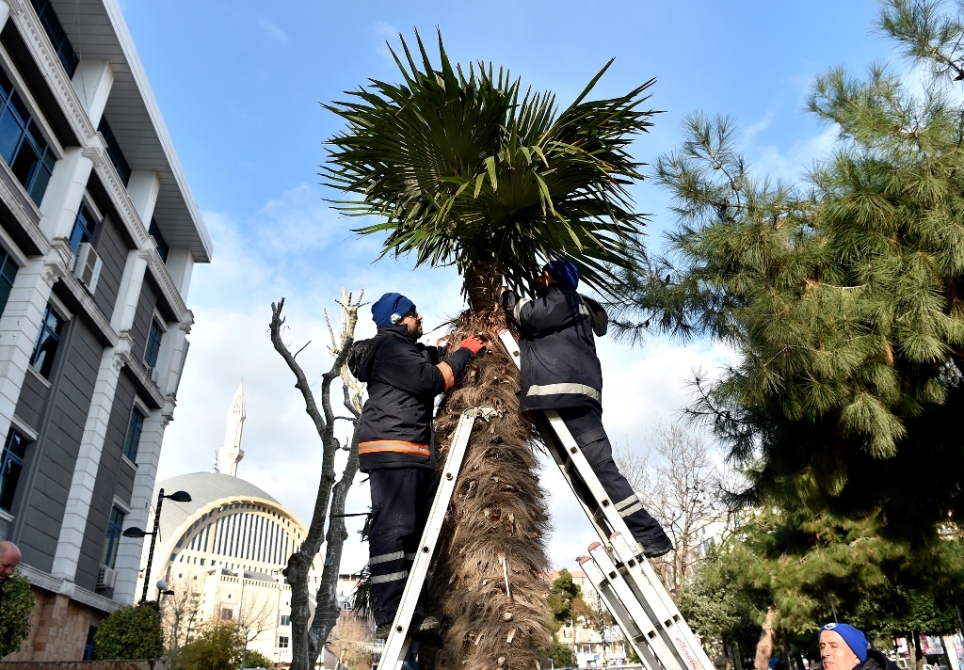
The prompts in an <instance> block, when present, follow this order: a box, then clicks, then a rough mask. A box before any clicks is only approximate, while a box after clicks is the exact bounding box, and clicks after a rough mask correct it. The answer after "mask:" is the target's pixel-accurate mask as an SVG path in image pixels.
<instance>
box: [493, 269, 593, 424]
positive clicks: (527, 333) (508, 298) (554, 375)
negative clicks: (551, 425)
mask: <svg viewBox="0 0 964 670" xmlns="http://www.w3.org/2000/svg"><path fill="white" fill-rule="evenodd" d="M501 300H502V308H503V309H504V310H505V312H506V313H507V314H508V315H509V317H510V318H511V319H512V320H513V321H515V323H516V325H517V326H518V327H519V334H520V338H521V339H520V342H519V348H520V350H521V353H522V394H521V395H522V397H521V399H520V402H519V409H520V410H541V409H561V408H564V407H595V408H598V409H599V410H600V411H602V384H603V380H602V367H601V366H600V364H599V357H598V356H597V355H596V344H595V340H594V339H593V331H594V330H595V331H596V333H597V334H599V335H604V334H605V333H606V324H607V318H606V313H605V311H603V309H602V308H601V307H600V306H599V305H598V303H596V302H595V301H592V300H589V299H588V298H586V297H584V296H581V295H579V294H578V293H577V292H576V290H575V289H572V288H569V287H568V286H561V285H560V284H550V285H549V289H548V291H547V292H546V294H545V295H543V296H541V297H538V298H536V299H535V300H529V299H528V298H521V299H520V298H519V297H518V296H517V295H516V294H515V293H513V292H512V291H505V292H504V293H503V294H502V298H501Z"/></svg>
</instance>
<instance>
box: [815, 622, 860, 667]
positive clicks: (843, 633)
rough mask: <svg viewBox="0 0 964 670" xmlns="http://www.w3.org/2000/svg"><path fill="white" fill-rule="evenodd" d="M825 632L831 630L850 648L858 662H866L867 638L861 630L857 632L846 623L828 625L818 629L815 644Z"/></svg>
mask: <svg viewBox="0 0 964 670" xmlns="http://www.w3.org/2000/svg"><path fill="white" fill-rule="evenodd" d="M825 630H832V631H833V632H834V633H837V634H838V635H840V637H842V638H843V639H844V642H846V643H847V646H848V647H850V648H851V649H852V650H853V652H854V653H855V654H857V658H859V659H860V662H861V663H863V662H864V661H866V660H867V636H866V635H864V632H863V631H862V630H857V629H856V628H854V627H853V626H851V625H850V624H846V623H828V624H826V625H824V627H823V628H821V629H820V632H819V633H817V642H819V641H820V635H821V634H823V632H824V631H825Z"/></svg>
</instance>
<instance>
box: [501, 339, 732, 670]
mask: <svg viewBox="0 0 964 670" xmlns="http://www.w3.org/2000/svg"><path fill="white" fill-rule="evenodd" d="M499 339H500V340H502V344H503V346H504V347H505V348H506V350H507V351H508V352H509V356H510V357H511V358H512V360H514V361H515V363H516V365H518V366H520V368H521V360H520V352H519V345H518V343H517V342H516V341H515V338H514V337H513V336H512V333H510V332H509V331H508V330H503V331H501V332H500V333H499ZM542 415H543V420H542V421H540V422H538V423H539V425H537V428H538V429H539V433H540V435H541V436H542V440H543V442H545V445H546V448H547V449H548V450H549V453H550V454H551V455H552V458H553V460H555V462H556V465H558V466H559V470H560V471H561V472H562V476H563V477H564V478H565V479H566V481H567V482H568V483H569V486H570V488H571V489H572V491H573V493H575V494H576V498H577V499H578V500H579V503H580V504H581V505H582V508H583V511H585V513H586V516H587V517H588V518H589V521H590V522H591V523H592V525H593V527H594V528H595V529H596V532H597V533H598V534H599V538H600V540H601V541H600V542H595V543H593V544H592V545H591V546H590V547H589V556H582V557H580V558H579V559H578V561H579V564H580V565H581V566H582V568H583V570H584V571H585V573H586V576H587V577H588V578H589V580H590V581H591V582H592V584H593V586H594V587H595V589H596V590H597V591H598V592H599V595H600V597H601V598H602V600H603V602H604V603H606V607H607V609H609V612H610V613H611V614H612V616H613V618H614V619H615V620H616V623H617V624H618V625H619V627H620V628H621V629H622V631H623V634H624V635H625V636H626V640H627V641H628V642H629V643H630V644H631V645H632V647H633V649H634V650H635V651H636V654H637V655H638V656H639V658H640V660H641V661H642V662H643V665H645V666H646V668H647V670H663V669H665V670H715V668H714V666H713V664H712V663H711V662H710V659H709V658H708V657H707V655H706V652H705V651H703V647H702V645H701V644H700V642H699V640H698V639H697V637H696V635H694V634H693V631H692V630H691V629H690V627H689V625H687V623H686V621H685V620H684V619H683V617H682V615H681V614H680V612H679V609H678V608H677V607H676V603H674V602H673V599H672V598H671V597H670V595H669V593H667V592H666V589H665V588H663V585H662V583H661V582H660V581H659V577H658V576H657V575H656V571H655V570H653V568H652V566H651V565H650V564H649V561H647V560H646V557H645V556H644V555H643V548H642V547H641V546H640V545H639V544H638V543H637V542H636V541H635V539H633V535H632V533H630V532H629V528H628V527H627V526H626V522H625V521H624V520H623V518H622V517H621V516H620V515H619V512H618V511H617V510H616V507H615V505H614V504H613V502H612V501H611V500H609V496H608V495H607V494H606V491H605V490H604V489H603V487H602V484H601V483H600V482H599V479H598V477H596V473H595V472H593V470H592V468H591V467H590V466H589V462H588V461H587V460H586V457H585V456H584V455H583V453H582V449H580V448H579V446H578V445H577V444H576V441H575V439H573V437H572V435H571V434H570V433H569V430H568V429H567V428H566V425H565V423H563V421H562V419H561V418H560V417H559V413H558V412H556V411H555V410H546V411H544V412H542Z"/></svg>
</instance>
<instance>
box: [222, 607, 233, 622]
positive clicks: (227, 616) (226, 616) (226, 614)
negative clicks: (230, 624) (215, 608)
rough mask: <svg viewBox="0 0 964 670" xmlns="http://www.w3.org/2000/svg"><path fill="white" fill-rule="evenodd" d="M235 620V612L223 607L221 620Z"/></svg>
mask: <svg viewBox="0 0 964 670" xmlns="http://www.w3.org/2000/svg"><path fill="white" fill-rule="evenodd" d="M233 618H234V610H233V609H229V608H227V607H222V608H221V620H222V621H230V620H231V619H233Z"/></svg>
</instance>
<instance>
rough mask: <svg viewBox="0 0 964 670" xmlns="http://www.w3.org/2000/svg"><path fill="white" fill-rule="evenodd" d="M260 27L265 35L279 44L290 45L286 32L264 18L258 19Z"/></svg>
mask: <svg viewBox="0 0 964 670" xmlns="http://www.w3.org/2000/svg"><path fill="white" fill-rule="evenodd" d="M258 25H260V26H261V30H263V31H264V34H265V35H267V36H268V37H270V38H271V39H273V40H275V41H276V42H279V43H280V44H287V43H288V36H287V35H286V34H285V31H284V30H282V29H281V28H280V27H278V26H277V25H275V24H274V23H272V22H271V21H269V20H268V19H266V18H264V17H263V16H259V17H258Z"/></svg>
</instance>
